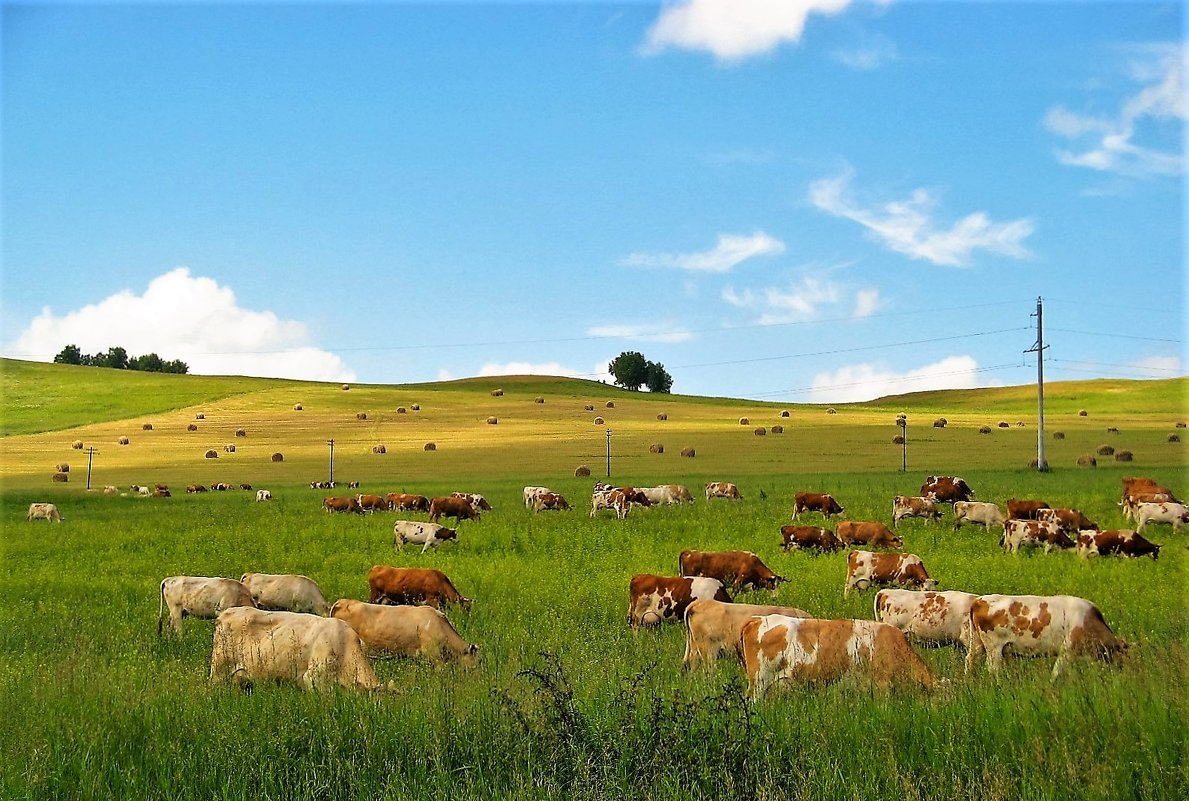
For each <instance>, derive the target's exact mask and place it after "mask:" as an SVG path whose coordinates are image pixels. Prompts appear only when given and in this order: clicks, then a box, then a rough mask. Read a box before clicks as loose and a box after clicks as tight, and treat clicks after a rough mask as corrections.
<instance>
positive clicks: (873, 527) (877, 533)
mask: <svg viewBox="0 0 1189 801" xmlns="http://www.w3.org/2000/svg"><path fill="white" fill-rule="evenodd" d="M834 535H835V536H836V537H838V539H839V541H841V542H842V544H843V545H870V546H871V547H872V548H903V547H904V540H902V539H900V538H899V537H897V536H896V535H895V534H894V533H893V532H892V530H891V529H890V528H888V527H887V526H885V525H884V524H883V523H879V522H870V521H855V520H849V521H846V520H844V521H843V522H841V523H839V524H838V526H837V530H836V531H835V532H834Z"/></svg>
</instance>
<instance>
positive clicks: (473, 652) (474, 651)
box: [458, 644, 479, 668]
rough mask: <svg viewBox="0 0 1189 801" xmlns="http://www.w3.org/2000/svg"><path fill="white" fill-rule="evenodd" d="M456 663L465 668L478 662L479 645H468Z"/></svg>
mask: <svg viewBox="0 0 1189 801" xmlns="http://www.w3.org/2000/svg"><path fill="white" fill-rule="evenodd" d="M458 663H459V664H460V665H462V666H463V667H465V668H473V667H474V666H475V665H477V664H479V646H477V645H474V644H471V645H468V646H467V649H466V652H465V653H463V654H462V655H461V656H459V657H458Z"/></svg>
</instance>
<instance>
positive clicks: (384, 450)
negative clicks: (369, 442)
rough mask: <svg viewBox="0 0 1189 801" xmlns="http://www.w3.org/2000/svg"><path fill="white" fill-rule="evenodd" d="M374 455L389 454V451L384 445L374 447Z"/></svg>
mask: <svg viewBox="0 0 1189 801" xmlns="http://www.w3.org/2000/svg"><path fill="white" fill-rule="evenodd" d="M372 453H388V449H387V448H385V447H384V446H383V445H373V446H372Z"/></svg>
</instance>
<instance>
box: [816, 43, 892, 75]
mask: <svg viewBox="0 0 1189 801" xmlns="http://www.w3.org/2000/svg"><path fill="white" fill-rule="evenodd" d="M830 58H832V59H834V60H835V61H837V62H838V63H839V64H842V65H843V66H845V67H850V68H851V69H852V70H859V71H860V72H870V71H871V70H875V69H879V68H880V67H883V66H885V65H887V64H891V63H892V62H894V61H896V60H897V59H899V58H900V51H899V48H897V47H896V43H895V42H893V41H892V40H891V39H889V38H888V37H886V36H884V35H883V34H875V35H868V36H865V37H863V39H861V40H860V41H859V42H858V43H857V44H855V45H854V46H852V47H843V48H839V49H837V50H834V51H833V52H832V53H830Z"/></svg>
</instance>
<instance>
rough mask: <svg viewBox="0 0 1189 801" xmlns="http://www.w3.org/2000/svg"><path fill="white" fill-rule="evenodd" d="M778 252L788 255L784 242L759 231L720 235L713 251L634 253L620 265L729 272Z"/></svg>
mask: <svg viewBox="0 0 1189 801" xmlns="http://www.w3.org/2000/svg"><path fill="white" fill-rule="evenodd" d="M778 253H784V243H783V242H781V241H780V240H779V239H776V238H775V237H771V236H769V235H768V234H766V233H764V232H763V231H756V232H755V233H753V234H751V235H750V236H739V235H735V234H719V235H718V242H717V243H716V244H715V246H714V247H713V248H711V249H710V250H703V251H695V252H692V253H648V252H642V251H641V252H636V253H631V254H629V255H628V256H627V257H625V258H624V259H623V260H622V261H621V262H620V264H623V265H625V266H627V267H675V268H677V269H680V270H689V271H691V272H706V273H725V272H729V271H730V270H731V269H732V268H734V267H736V266H738V265H739V264H741V263H743V262H745V261H747V260H748V259H751V258H755V257H756V256H771V255H775V254H778Z"/></svg>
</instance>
